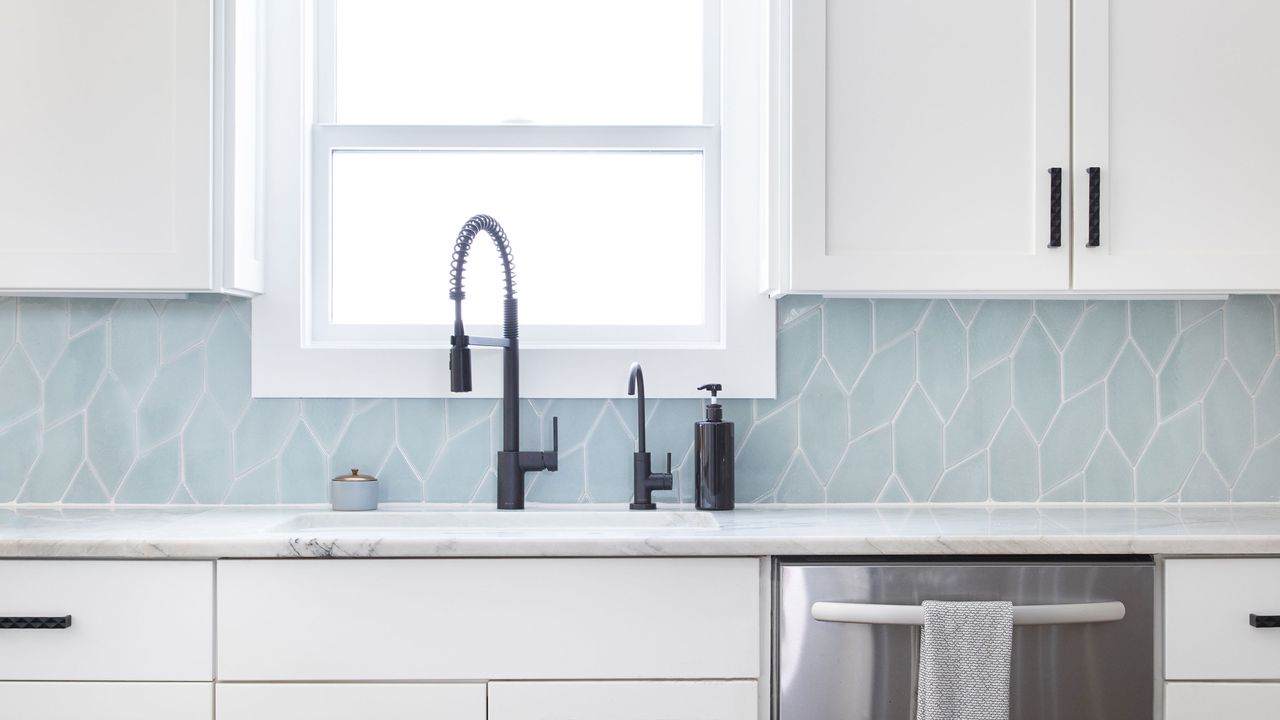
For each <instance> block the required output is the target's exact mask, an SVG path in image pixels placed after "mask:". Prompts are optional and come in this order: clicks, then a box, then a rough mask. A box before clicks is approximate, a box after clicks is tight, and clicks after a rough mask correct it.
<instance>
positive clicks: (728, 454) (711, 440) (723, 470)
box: [693, 383, 734, 510]
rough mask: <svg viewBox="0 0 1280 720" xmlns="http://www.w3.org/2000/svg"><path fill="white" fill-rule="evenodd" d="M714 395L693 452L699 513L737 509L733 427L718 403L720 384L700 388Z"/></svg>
mask: <svg viewBox="0 0 1280 720" xmlns="http://www.w3.org/2000/svg"><path fill="white" fill-rule="evenodd" d="M698 389H699V390H707V391H710V392H711V402H710V403H709V404H708V405H707V408H706V411H707V418H706V420H703V421H701V422H696V423H694V424H693V448H694V455H695V458H696V460H697V468H696V477H695V480H694V483H693V503H694V507H696V508H697V509H699V510H732V509H733V453H734V450H733V423H731V422H726V421H725V420H724V408H723V406H721V405H720V403H718V402H716V395H717V394H718V393H719V392H720V391H721V389H722V388H721V387H720V385H719V383H710V384H707V385H703V386H701V387H699V388H698Z"/></svg>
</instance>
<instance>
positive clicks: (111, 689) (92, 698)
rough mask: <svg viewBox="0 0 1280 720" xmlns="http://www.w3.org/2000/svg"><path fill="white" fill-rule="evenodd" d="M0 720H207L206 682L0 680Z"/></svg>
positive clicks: (210, 697)
mask: <svg viewBox="0 0 1280 720" xmlns="http://www.w3.org/2000/svg"><path fill="white" fill-rule="evenodd" d="M0 717H3V718H6V720H88V719H90V718H92V720H212V718H213V684H212V683H136V682H132V683H61V682H54V683H50V682H0Z"/></svg>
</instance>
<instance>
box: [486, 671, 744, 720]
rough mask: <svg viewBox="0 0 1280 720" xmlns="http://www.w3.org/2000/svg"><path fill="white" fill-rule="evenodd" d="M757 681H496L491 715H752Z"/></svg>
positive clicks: (651, 718)
mask: <svg viewBox="0 0 1280 720" xmlns="http://www.w3.org/2000/svg"><path fill="white" fill-rule="evenodd" d="M756 693H757V686H756V683H755V682H754V681H745V680H742V681H735V682H709V681H704V682H495V683H489V720H756V718H757V717H758V715H757V713H758V710H757V702H756V701H757V698H756Z"/></svg>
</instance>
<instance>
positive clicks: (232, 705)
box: [218, 683, 486, 720]
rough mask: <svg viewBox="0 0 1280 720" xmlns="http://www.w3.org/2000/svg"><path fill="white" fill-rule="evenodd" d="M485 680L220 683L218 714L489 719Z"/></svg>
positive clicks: (235, 717)
mask: <svg viewBox="0 0 1280 720" xmlns="http://www.w3.org/2000/svg"><path fill="white" fill-rule="evenodd" d="M485 702H486V701H485V687H484V683H473V684H469V685H409V684H385V685H357V684H342V685H321V684H314V683H313V684H301V683H293V684H289V685H237V684H234V683H233V684H219V685H218V720H260V719H261V718H271V719H272V720H351V718H361V720H435V719H437V718H438V719H439V720H485Z"/></svg>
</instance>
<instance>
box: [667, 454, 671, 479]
mask: <svg viewBox="0 0 1280 720" xmlns="http://www.w3.org/2000/svg"><path fill="white" fill-rule="evenodd" d="M667 474H668V475H670V474H671V453H667Z"/></svg>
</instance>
